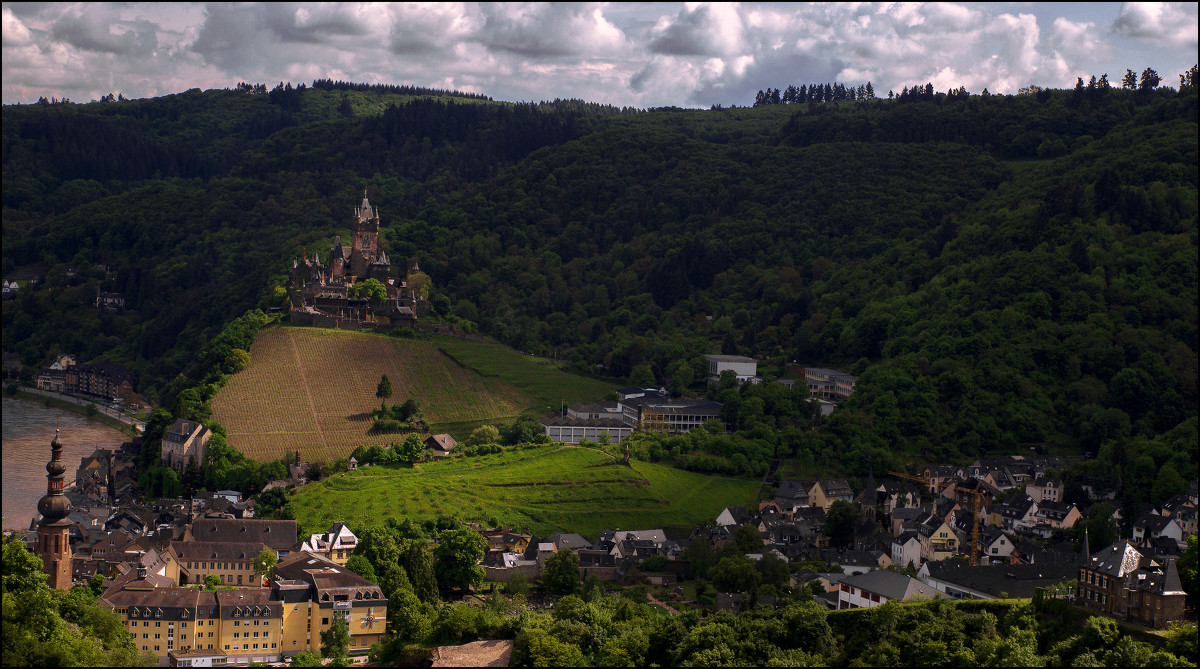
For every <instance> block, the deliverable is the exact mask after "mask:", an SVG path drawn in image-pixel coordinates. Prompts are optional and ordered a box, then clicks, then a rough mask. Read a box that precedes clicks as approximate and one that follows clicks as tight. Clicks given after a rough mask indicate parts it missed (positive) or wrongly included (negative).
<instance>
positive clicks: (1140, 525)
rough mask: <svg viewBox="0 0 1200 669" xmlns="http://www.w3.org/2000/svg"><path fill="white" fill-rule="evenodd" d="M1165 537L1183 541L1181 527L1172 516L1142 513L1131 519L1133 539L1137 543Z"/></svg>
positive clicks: (1177, 541) (1178, 541) (1179, 541)
mask: <svg viewBox="0 0 1200 669" xmlns="http://www.w3.org/2000/svg"><path fill="white" fill-rule="evenodd" d="M1159 537H1167V538H1169V539H1172V540H1174V541H1175V542H1176V543H1183V542H1184V534H1183V528H1182V527H1180V526H1179V523H1177V522H1175V519H1174V518H1170V517H1167V516H1160V515H1158V514H1154V513H1144V514H1142V515H1141V516H1138V519H1137V520H1135V521H1133V540H1134V541H1135V542H1137V543H1139V544H1142V543H1146V542H1148V541H1150V540H1151V539H1157V538H1159Z"/></svg>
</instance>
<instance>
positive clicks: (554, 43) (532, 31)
mask: <svg viewBox="0 0 1200 669" xmlns="http://www.w3.org/2000/svg"><path fill="white" fill-rule="evenodd" d="M480 10H481V13H482V15H483V26H482V27H481V29H480V30H479V33H478V35H477V36H476V39H478V40H479V42H480V43H481V44H483V45H484V46H485V47H487V48H489V49H497V50H500V51H507V52H510V53H514V54H517V55H520V56H526V57H530V58H553V57H558V56H567V55H577V54H586V53H593V52H595V51H601V52H602V51H603V50H604V49H605V48H606V47H609V46H612V45H613V44H614V43H616V42H619V41H622V40H623V35H622V34H621V33H620V31H619V30H618V29H616V28H615V27H613V26H612V25H611V24H609V23H608V22H607V21H605V20H604V19H602V18H600V14H599V12H598V10H599V7H598V6H595V5H591V4H573V3H572V4H549V3H533V4H527V5H526V4H505V3H499V4H488V5H481V6H480Z"/></svg>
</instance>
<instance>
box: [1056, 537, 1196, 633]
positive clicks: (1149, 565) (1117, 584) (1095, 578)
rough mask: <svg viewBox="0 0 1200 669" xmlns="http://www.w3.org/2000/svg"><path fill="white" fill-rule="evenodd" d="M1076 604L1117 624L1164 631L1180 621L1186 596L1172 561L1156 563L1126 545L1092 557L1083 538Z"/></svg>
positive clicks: (1103, 551) (1125, 543)
mask: <svg viewBox="0 0 1200 669" xmlns="http://www.w3.org/2000/svg"><path fill="white" fill-rule="evenodd" d="M1081 557H1082V561H1083V565H1082V566H1080V567H1079V585H1078V588H1077V590H1076V593H1075V594H1076V598H1077V600H1078V601H1079V602H1080V603H1081V604H1083V605H1084V606H1086V607H1087V608H1090V609H1093V610H1096V611H1099V612H1101V613H1103V614H1105V615H1108V616H1112V617H1114V618H1117V619H1118V620H1132V621H1135V622H1139V623H1142V624H1143V625H1149V626H1150V627H1159V628H1163V627H1167V626H1168V625H1169V624H1170V623H1172V622H1175V621H1177V620H1182V619H1183V609H1184V603H1185V602H1184V600H1185V599H1186V597H1187V595H1186V593H1185V592H1184V591H1183V586H1182V584H1181V582H1180V580H1179V570H1178V569H1177V568H1176V567H1175V561H1174V560H1165V561H1164V562H1165V564H1164V563H1160V562H1157V561H1155V560H1153V559H1151V557H1150V556H1149V555H1146V554H1143V553H1142V552H1141V551H1139V550H1138V549H1137V548H1135V547H1134V546H1133V544H1131V543H1130V542H1128V541H1121V542H1119V543H1116V544H1113V545H1112V546H1109V547H1108V548H1105V549H1104V550H1102V551H1099V552H1097V553H1096V554H1094V555H1093V554H1091V553H1090V552H1089V551H1088V543H1087V537H1086V536H1085V537H1084V543H1083V552H1082V554H1081Z"/></svg>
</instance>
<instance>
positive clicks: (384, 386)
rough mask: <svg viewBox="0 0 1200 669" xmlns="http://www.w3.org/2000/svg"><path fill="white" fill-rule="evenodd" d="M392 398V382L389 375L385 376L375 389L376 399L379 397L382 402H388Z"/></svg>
mask: <svg viewBox="0 0 1200 669" xmlns="http://www.w3.org/2000/svg"><path fill="white" fill-rule="evenodd" d="M391 396H392V380H391V379H389V378H388V377H387V374H384V375H383V378H382V379H379V386H378V387H376V388H375V397H378V398H379V399H381V400H386V399H387V398H389V397H391Z"/></svg>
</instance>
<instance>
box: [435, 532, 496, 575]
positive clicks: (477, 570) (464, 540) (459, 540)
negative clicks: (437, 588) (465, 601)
mask: <svg viewBox="0 0 1200 669" xmlns="http://www.w3.org/2000/svg"><path fill="white" fill-rule="evenodd" d="M486 554H487V539H484V538H483V535H481V534H479V533H478V532H476V531H474V530H472V529H470V528H466V527H462V528H459V529H456V530H443V531H442V532H441V533H440V534H439V535H438V544H437V548H435V549H434V557H435V558H436V559H437V562H436V563H434V572H435V573H436V574H437V579H438V582H439V583H440V584H441V586H442V587H443V588H456V589H460V590H469V589H470V588H471V587H472V586H477V585H480V584H482V583H483V574H484V572H483V567H481V566H479V562H480V561H481V560H483V556H484V555H486Z"/></svg>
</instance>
